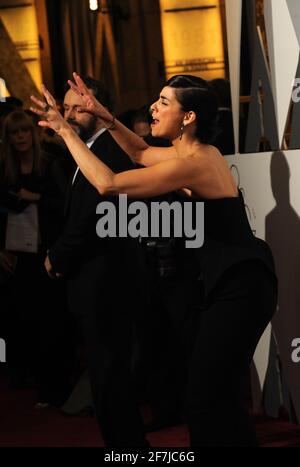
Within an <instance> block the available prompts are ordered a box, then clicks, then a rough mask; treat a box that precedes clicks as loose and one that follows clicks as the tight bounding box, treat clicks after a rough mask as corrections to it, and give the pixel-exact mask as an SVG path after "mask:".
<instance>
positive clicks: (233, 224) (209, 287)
mask: <svg viewBox="0 0 300 467" xmlns="http://www.w3.org/2000/svg"><path fill="white" fill-rule="evenodd" d="M175 198H176V200H180V201H181V202H184V201H187V198H185V197H183V196H181V195H178V194H176V195H175ZM189 201H192V202H193V203H196V202H200V201H201V202H204V244H203V246H202V247H201V248H197V249H192V248H190V249H188V248H185V251H184V253H183V254H184V256H185V261H184V263H185V264H195V260H196V262H197V265H198V271H199V276H200V275H201V277H202V280H203V284H204V294H205V298H207V297H208V296H209V295H210V294H211V292H212V291H213V290H214V288H215V286H216V285H217V283H218V282H219V280H220V278H221V277H222V276H223V274H224V273H225V272H226V271H227V270H228V269H229V268H230V267H232V266H234V265H235V264H238V263H241V262H243V261H249V260H258V261H260V262H261V263H262V264H263V265H264V266H265V267H266V268H267V269H268V270H269V271H270V273H271V274H272V276H273V278H274V281H276V275H275V267H274V261H273V255H272V252H271V250H270V248H269V246H268V245H267V243H266V242H265V241H263V240H261V239H259V238H257V237H255V235H254V234H253V232H252V230H251V227H250V224H249V221H248V217H247V213H246V210H245V205H244V199H243V196H242V193H241V192H240V191H239V196H238V197H231V198H220V199H203V198H197V199H195V198H192V199H189Z"/></svg>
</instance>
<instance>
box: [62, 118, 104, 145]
mask: <svg viewBox="0 0 300 467" xmlns="http://www.w3.org/2000/svg"><path fill="white" fill-rule="evenodd" d="M67 122H68V123H69V125H71V127H72V128H73V130H74V131H75V132H76V133H77V134H78V136H79V137H80V139H82V141H84V142H86V141H88V140H89V139H90V138H91V137H92V136H93V135H94V134H95V133H96V129H97V118H96V117H94V118H93V119H92V120H91V122H90V125H89V126H88V128H85V127H84V126H82V125H80V123H77V122H74V121H72V120H67Z"/></svg>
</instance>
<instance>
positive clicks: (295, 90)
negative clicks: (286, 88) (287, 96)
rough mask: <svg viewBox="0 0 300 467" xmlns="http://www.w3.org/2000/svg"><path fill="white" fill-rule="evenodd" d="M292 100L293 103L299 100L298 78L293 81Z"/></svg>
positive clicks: (299, 83) (299, 82)
mask: <svg viewBox="0 0 300 467" xmlns="http://www.w3.org/2000/svg"><path fill="white" fill-rule="evenodd" d="M292 101H293V102H294V103H295V104H297V103H298V102H300V78H295V79H294V81H293V92H292Z"/></svg>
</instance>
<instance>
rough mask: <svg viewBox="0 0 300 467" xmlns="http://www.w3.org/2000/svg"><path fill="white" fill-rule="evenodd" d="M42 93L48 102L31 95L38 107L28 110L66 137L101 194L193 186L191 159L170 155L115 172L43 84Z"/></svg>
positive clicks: (151, 193) (139, 193) (136, 194)
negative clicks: (77, 130)
mask: <svg viewBox="0 0 300 467" xmlns="http://www.w3.org/2000/svg"><path fill="white" fill-rule="evenodd" d="M43 94H44V96H45V98H46V101H47V104H46V103H45V102H42V101H40V100H39V99H37V98H36V97H34V96H32V97H31V99H32V101H33V102H35V104H37V105H38V106H39V107H40V109H43V110H38V109H36V108H31V110H32V111H33V112H34V113H36V114H38V115H39V116H41V117H43V118H44V119H45V120H41V121H40V122H39V125H40V126H43V127H48V128H51V129H53V130H54V131H56V133H57V134H59V135H60V136H61V137H62V138H63V139H64V141H65V143H66V145H67V147H68V149H69V151H70V152H71V154H72V156H73V158H74V159H75V161H76V163H77V164H78V166H79V167H80V170H81V172H82V173H83V175H84V176H85V177H86V178H87V179H88V180H89V182H90V183H91V184H92V185H93V186H94V187H95V188H96V189H97V190H98V191H99V193H101V194H103V195H118V194H121V193H124V194H127V195H128V196H129V197H152V196H156V195H160V194H164V193H168V192H170V191H173V190H177V189H180V188H182V187H187V188H192V187H193V184H194V181H195V177H196V173H197V171H195V165H194V163H193V161H189V162H186V161H183V160H182V159H180V158H173V159H171V160H168V161H164V162H161V163H160V164H156V165H153V166H152V167H147V168H144V169H135V170H130V171H126V172H122V173H119V174H115V173H114V172H112V170H110V168H109V167H107V166H106V165H105V164H104V163H103V162H102V161H101V160H99V159H98V158H97V157H96V156H95V155H94V154H93V153H92V152H91V151H90V150H89V148H88V147H87V146H86V144H85V143H84V142H83V141H82V140H81V139H80V138H79V136H78V135H77V134H76V133H75V132H74V131H73V130H72V128H71V127H70V125H69V124H68V123H67V122H66V121H65V119H64V118H63V116H62V115H61V113H60V112H59V110H58V108H57V106H56V102H55V99H54V97H53V96H52V95H51V94H50V92H49V91H47V89H46V88H45V87H43Z"/></svg>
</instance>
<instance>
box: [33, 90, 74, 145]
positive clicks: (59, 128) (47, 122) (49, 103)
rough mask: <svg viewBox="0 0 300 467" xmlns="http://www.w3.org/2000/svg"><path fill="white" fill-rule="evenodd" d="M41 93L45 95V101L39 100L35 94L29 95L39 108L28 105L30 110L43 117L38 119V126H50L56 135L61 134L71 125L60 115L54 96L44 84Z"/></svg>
mask: <svg viewBox="0 0 300 467" xmlns="http://www.w3.org/2000/svg"><path fill="white" fill-rule="evenodd" d="M42 93H43V94H44V96H45V99H46V102H43V101H41V100H40V99H38V98H37V97H35V96H31V97H30V98H31V100H32V102H34V103H35V104H36V105H37V106H38V107H40V109H37V108H35V107H30V110H31V112H34V113H35V114H37V115H39V116H40V117H42V118H43V119H44V120H40V121H39V126H43V127H46V128H51V129H52V130H54V131H55V132H56V133H57V134H58V135H60V136H63V135H62V134H63V131H64V130H66V129H70V128H71V127H70V125H69V124H68V123H67V122H66V120H65V119H64V118H63V116H62V115H61V113H60V111H59V110H58V108H57V105H56V102H55V99H54V97H53V96H52V94H50V92H49V91H48V90H47V89H46V87H45V86H44V85H42Z"/></svg>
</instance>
